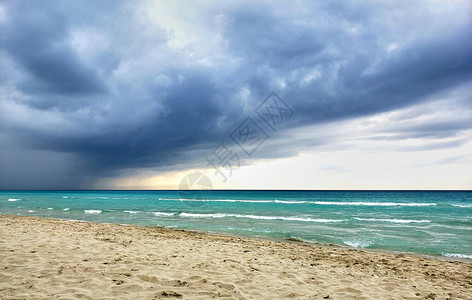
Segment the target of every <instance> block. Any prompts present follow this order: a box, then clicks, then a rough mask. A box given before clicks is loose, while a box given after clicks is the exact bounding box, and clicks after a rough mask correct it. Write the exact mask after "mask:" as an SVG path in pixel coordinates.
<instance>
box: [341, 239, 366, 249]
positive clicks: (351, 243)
mask: <svg viewBox="0 0 472 300" xmlns="http://www.w3.org/2000/svg"><path fill="white" fill-rule="evenodd" d="M343 243H344V244H346V245H348V246H351V247H355V248H367V247H369V246H370V245H371V243H370V242H367V241H359V240H354V241H343Z"/></svg>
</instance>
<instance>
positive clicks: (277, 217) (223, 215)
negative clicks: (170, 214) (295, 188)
mask: <svg viewBox="0 0 472 300" xmlns="http://www.w3.org/2000/svg"><path fill="white" fill-rule="evenodd" d="M180 216H182V217H187V218H230V217H233V218H247V219H256V220H284V221H298V222H316V223H332V222H342V221H344V220H333V219H313V218H301V217H282V216H258V215H240V214H222V213H216V214H194V213H181V214H180Z"/></svg>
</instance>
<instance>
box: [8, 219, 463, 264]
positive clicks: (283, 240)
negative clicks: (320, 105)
mask: <svg viewBox="0 0 472 300" xmlns="http://www.w3.org/2000/svg"><path fill="white" fill-rule="evenodd" d="M1 216H20V217H29V218H39V219H48V220H61V221H68V222H82V223H93V224H110V225H123V226H135V227H139V228H150V229H152V228H159V229H163V230H170V231H184V232H194V233H200V234H207V235H212V236H226V237H234V238H244V239H252V240H267V241H273V242H280V243H291V244H299V245H307V246H313V247H326V248H335V249H344V250H358V251H365V252H373V253H385V254H394V255H405V256H414V257H422V258H430V259H438V260H443V261H458V262H464V263H472V258H467V257H457V256H446V255H440V254H427V253H419V252H409V251H397V250H388V249H381V248H362V247H353V246H348V245H339V244H335V243H318V242H311V241H304V240H302V239H298V238H274V237H268V236H251V235H235V234H229V233H224V232H214V231H204V230H189V229H180V228H173V227H165V226H159V225H155V226H153V225H139V224H126V223H110V222H94V221H87V220H78V219H63V218H54V217H51V218H49V217H36V216H25V215H9V214H2V213H0V217H1Z"/></svg>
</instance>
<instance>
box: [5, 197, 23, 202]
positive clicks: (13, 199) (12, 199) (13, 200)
mask: <svg viewBox="0 0 472 300" xmlns="http://www.w3.org/2000/svg"><path fill="white" fill-rule="evenodd" d="M20 200H22V199H15V198H10V199H8V201H10V202H15V201H20Z"/></svg>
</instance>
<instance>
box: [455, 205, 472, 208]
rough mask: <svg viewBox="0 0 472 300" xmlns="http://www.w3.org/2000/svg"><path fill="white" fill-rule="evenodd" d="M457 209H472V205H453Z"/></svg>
mask: <svg viewBox="0 0 472 300" xmlns="http://www.w3.org/2000/svg"><path fill="white" fill-rule="evenodd" d="M451 205H452V206H455V207H462V208H472V204H451Z"/></svg>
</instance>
